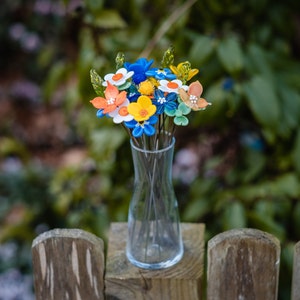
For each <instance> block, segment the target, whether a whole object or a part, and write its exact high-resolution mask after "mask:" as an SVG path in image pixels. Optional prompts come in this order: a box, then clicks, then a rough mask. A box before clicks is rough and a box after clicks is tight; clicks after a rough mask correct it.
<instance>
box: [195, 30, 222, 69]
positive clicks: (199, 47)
mask: <svg viewBox="0 0 300 300" xmlns="http://www.w3.org/2000/svg"><path fill="white" fill-rule="evenodd" d="M215 48H216V40H215V39H213V38H211V37H207V36H203V35H201V36H199V37H197V38H196V39H195V41H194V43H193V46H192V48H191V50H190V53H189V60H190V61H192V62H195V63H197V65H201V64H203V63H204V62H205V61H206V60H207V59H208V58H209V57H210V56H211V55H212V54H213V53H214V51H215Z"/></svg>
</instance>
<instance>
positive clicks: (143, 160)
mask: <svg viewBox="0 0 300 300" xmlns="http://www.w3.org/2000/svg"><path fill="white" fill-rule="evenodd" d="M153 62H154V61H153V60H147V59H146V58H139V59H138V60H137V61H135V62H134V63H129V62H125V58H124V55H123V54H122V53H119V54H118V55H117V57H116V72H115V73H109V74H106V75H105V76H104V78H102V77H101V76H100V75H98V74H97V72H96V71H95V70H91V82H92V85H93V87H94V90H95V92H96V94H97V97H95V98H94V99H93V100H91V101H90V102H91V103H92V105H93V106H94V107H95V108H97V109H98V110H97V117H99V118H102V117H109V118H112V120H113V122H114V123H116V124H121V125H122V126H123V127H124V128H125V130H126V131H127V132H128V134H129V136H130V140H131V150H132V156H133V163H134V170H135V181H134V191H133V195H132V200H131V203H130V207H129V215H128V238H127V249H126V254H127V258H128V259H129V261H130V262H131V263H133V264H134V265H136V266H138V267H142V268H147V269H159V268H165V267H169V266H172V265H174V264H175V263H177V262H178V261H179V260H180V259H181V257H182V255H183V246H182V238H181V232H180V222H179V216H178V208H177V206H178V205H177V200H176V196H175V193H174V189H173V185H172V178H171V170H172V160H173V150H174V143H175V139H174V131H175V128H176V126H186V125H188V123H189V119H188V118H187V115H188V114H189V113H190V112H191V111H199V110H204V109H205V108H206V107H207V106H208V105H209V104H210V103H209V102H207V101H206V100H205V99H204V98H201V95H202V92H203V87H202V85H201V83H200V82H199V81H194V82H192V83H189V84H188V82H189V81H190V80H191V78H192V77H194V76H195V75H196V74H197V73H198V70H197V69H192V68H191V64H190V62H188V61H185V62H181V63H179V64H178V65H177V66H175V65H173V63H174V51H173V48H172V47H170V48H169V49H168V50H167V51H166V52H165V53H164V55H163V58H162V61H161V65H160V67H152V64H153Z"/></svg>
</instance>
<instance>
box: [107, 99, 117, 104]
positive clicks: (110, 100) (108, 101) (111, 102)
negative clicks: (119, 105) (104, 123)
mask: <svg viewBox="0 0 300 300" xmlns="http://www.w3.org/2000/svg"><path fill="white" fill-rule="evenodd" d="M106 102H107V104H108V105H111V104H114V103H115V99H114V98H109V99H107V100H106Z"/></svg>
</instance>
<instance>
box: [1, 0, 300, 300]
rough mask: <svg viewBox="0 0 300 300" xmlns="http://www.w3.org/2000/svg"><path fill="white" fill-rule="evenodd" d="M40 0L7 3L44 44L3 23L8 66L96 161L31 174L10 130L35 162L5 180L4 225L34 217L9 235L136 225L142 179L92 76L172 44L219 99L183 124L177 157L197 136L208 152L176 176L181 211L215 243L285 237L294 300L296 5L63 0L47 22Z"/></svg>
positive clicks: (299, 102) (299, 138) (299, 135)
mask: <svg viewBox="0 0 300 300" xmlns="http://www.w3.org/2000/svg"><path fill="white" fill-rule="evenodd" d="M37 2H39V1H33V0H32V1H21V0H19V1H15V2H13V3H11V2H8V1H5V4H3V5H2V6H3V10H1V21H2V20H5V21H4V23H3V24H4V26H5V27H6V28H8V29H9V28H11V27H12V26H13V25H14V24H15V23H16V22H19V23H20V22H21V23H22V24H23V25H24V26H26V28H27V30H28V31H29V30H30V31H34V32H36V34H37V35H38V36H39V37H40V39H41V40H42V43H41V45H40V47H39V49H38V50H37V51H35V52H34V51H33V52H28V51H26V49H25V50H24V49H23V48H22V47H21V46H20V45H17V43H16V42H15V41H12V40H11V39H9V36H8V34H7V33H6V32H4V31H3V26H1V27H2V29H1V30H0V39H1V42H5V43H6V45H7V49H2V50H1V56H2V57H7V60H5V61H2V62H1V68H2V70H4V71H5V72H7V73H9V74H10V76H13V75H14V74H15V73H18V75H19V74H20V73H23V74H25V76H28V77H29V78H30V79H31V80H33V81H35V82H37V83H39V84H40V85H41V86H42V92H43V94H42V103H41V104H40V105H45V106H46V107H53V106H54V107H57V106H58V107H59V109H60V110H61V112H63V114H64V116H65V119H66V121H67V123H68V126H69V129H70V131H71V134H70V139H69V140H68V141H67V143H66V144H65V145H64V147H66V148H70V147H72V146H74V145H78V144H79V145H80V146H82V147H84V148H85V149H86V151H87V159H86V160H84V161H83V162H82V163H81V164H80V165H79V166H60V167H59V168H58V169H55V168H33V167H32V166H31V164H30V161H31V154H30V151H29V149H28V146H27V145H26V143H24V142H23V141H22V140H21V141H20V140H18V139H15V138H14V136H13V134H12V133H11V132H8V130H7V127H5V128H4V127H3V126H2V127H1V130H2V132H3V133H1V135H0V138H1V147H0V155H1V158H2V159H5V158H7V157H10V156H11V155H12V154H13V156H14V157H15V156H17V157H19V158H20V159H21V161H22V162H23V164H24V168H23V169H22V171H21V172H17V173H13V174H6V173H4V174H2V175H1V176H0V197H1V210H0V215H1V218H2V219H4V220H5V216H7V214H8V213H9V212H10V211H11V210H12V207H14V206H15V205H16V203H21V204H22V209H23V212H22V213H23V214H24V217H23V218H22V221H21V223H17V224H15V223H13V224H10V223H9V222H6V221H2V223H3V224H1V225H2V228H4V229H2V230H1V231H0V239H1V240H6V239H9V238H15V239H19V240H24V239H25V240H28V241H31V239H32V237H33V236H34V234H35V233H36V232H38V230H37V228H38V225H39V224H44V225H45V227H46V228H53V227H81V228H83V229H86V230H89V231H92V232H95V233H96V234H98V235H101V236H102V237H106V230H107V228H108V225H109V222H111V221H125V220H126V217H127V207H128V202H129V200H130V190H131V187H132V173H133V170H132V166H131V156H130V149H129V144H128V138H127V136H126V134H125V132H123V131H122V129H121V128H118V127H116V126H115V125H113V124H112V123H111V122H110V121H109V120H105V119H101V120H99V119H97V118H96V116H95V110H94V109H93V108H92V107H91V105H90V103H89V100H90V99H92V98H93V97H94V96H95V93H94V91H93V88H92V85H91V83H90V74H89V72H90V70H91V69H95V70H96V71H97V72H98V73H99V74H106V73H108V72H111V71H112V70H114V68H115V57H116V55H117V53H118V52H119V51H121V52H124V53H125V59H126V60H128V61H134V60H135V59H136V58H138V57H139V56H140V55H142V56H144V55H149V56H150V57H152V58H154V59H156V61H157V62H160V60H161V58H162V54H163V52H164V51H165V50H166V49H167V48H168V47H169V45H171V44H172V45H173V46H174V47H175V64H177V63H179V62H181V61H184V60H189V61H190V62H191V63H192V66H193V67H194V68H199V70H200V75H199V76H198V79H199V80H200V81H201V82H202V84H203V86H204V96H205V98H206V99H207V100H208V101H210V102H212V104H213V105H212V106H211V107H209V108H208V109H207V110H206V111H205V112H203V113H201V114H197V115H196V114H195V115H193V116H192V119H191V122H190V123H191V124H190V125H189V127H188V128H184V129H179V130H178V131H177V149H176V150H177V151H178V150H180V149H182V148H185V147H186V146H187V145H189V144H193V145H197V147H198V148H197V149H200V150H199V152H198V153H197V154H198V155H199V156H200V158H199V159H200V163H199V173H198V175H197V177H196V178H195V179H194V180H193V181H192V182H191V183H190V184H189V185H186V184H184V183H182V182H180V180H178V181H176V182H175V188H176V191H177V195H178V199H179V204H180V209H181V219H182V221H188V222H204V223H205V224H206V228H207V233H206V234H207V239H209V238H211V237H212V236H213V235H215V234H217V233H220V232H222V231H224V230H228V229H231V228H238V227H254V228H257V229H261V230H264V231H267V232H269V233H271V234H274V235H275V236H276V237H278V238H279V239H280V241H281V244H282V247H283V248H282V262H281V265H282V266H281V268H282V270H284V272H281V273H282V274H284V278H282V279H281V285H282V286H281V287H280V295H279V297H280V299H288V297H289V290H290V276H291V262H292V245H293V244H294V243H295V242H296V241H298V240H300V229H299V228H300V202H299V201H300V179H299V178H300V177H299V175H300V159H299V155H300V126H299V124H300V80H299V78H300V55H299V53H300V35H299V32H300V27H299V18H300V13H299V12H300V3H299V1H297V0H287V1H284V2H282V1H277V0H276V1H273V0H272V1H271V0H259V1H258V0H249V1H234V0H226V1H224V0H203V1H191V0H190V1H183V0H176V1H165V0H152V1H146V0H139V1H137V0H126V1H123V0H118V1H112V0H109V1H108V0H107V1H106V0H85V1H82V2H81V1H77V2H76V1H71V0H65V1H63V2H64V5H65V7H67V9H63V10H62V12H63V13H62V14H61V15H59V14H57V15H55V14H48V15H47V16H39V14H38V13H34V12H33V7H34V5H36V3H37ZM74 3H75V4H76V3H78V5H75V4H74ZM189 6H190V8H189ZM21 11H22V13H20V12H21ZM7 15H8V16H9V17H7ZM4 71H2V72H4ZM2 76H3V74H2ZM58 91H59V92H60V94H59V95H60V96H59V100H57V92H58ZM4 129H5V130H4ZM4 133H5V135H7V133H8V135H9V137H10V138H9V139H6V138H5V139H4ZM203 145H204V146H205V147H206V148H205V147H204V148H205V149H206V151H204V150H205V149H203ZM208 150H209V151H208ZM286 274H289V276H286Z"/></svg>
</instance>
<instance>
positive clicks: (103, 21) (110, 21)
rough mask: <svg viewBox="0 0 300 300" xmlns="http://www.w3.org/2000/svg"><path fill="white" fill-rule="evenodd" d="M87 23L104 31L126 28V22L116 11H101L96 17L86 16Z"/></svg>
mask: <svg viewBox="0 0 300 300" xmlns="http://www.w3.org/2000/svg"><path fill="white" fill-rule="evenodd" d="M85 22H86V23H87V24H89V25H93V26H96V27H99V28H103V29H116V28H125V27H126V26H127V24H126V22H125V21H124V20H123V19H122V17H121V16H120V14H119V13H118V12H117V11H116V10H109V9H107V10H101V11H99V12H98V13H97V14H95V15H91V14H89V15H86V16H85Z"/></svg>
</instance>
